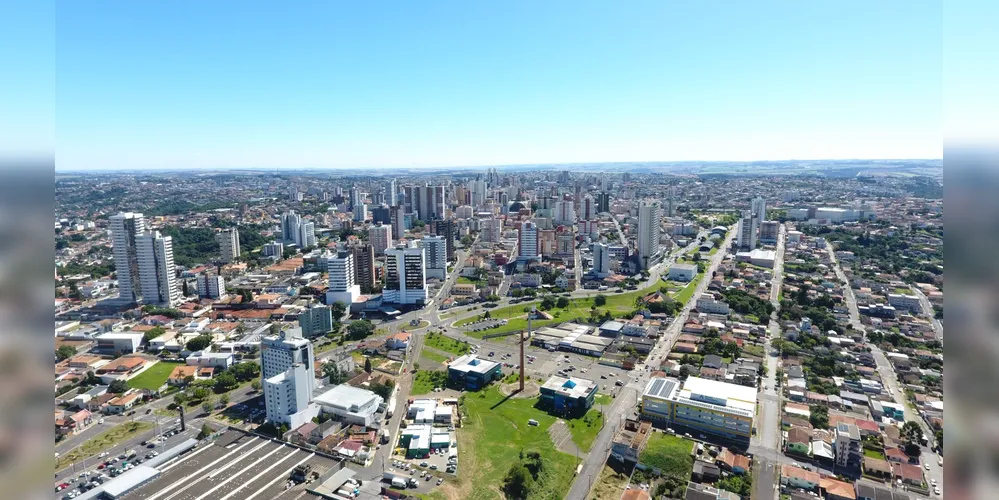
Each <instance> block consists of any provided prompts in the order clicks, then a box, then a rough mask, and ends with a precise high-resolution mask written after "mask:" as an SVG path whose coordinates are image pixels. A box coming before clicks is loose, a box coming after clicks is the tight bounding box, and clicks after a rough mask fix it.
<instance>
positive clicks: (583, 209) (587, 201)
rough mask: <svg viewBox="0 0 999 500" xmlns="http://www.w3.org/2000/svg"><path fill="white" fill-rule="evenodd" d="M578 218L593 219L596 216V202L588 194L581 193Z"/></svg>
mask: <svg viewBox="0 0 999 500" xmlns="http://www.w3.org/2000/svg"><path fill="white" fill-rule="evenodd" d="M579 212H580V220H594V219H596V218H597V202H596V200H594V199H593V197H592V196H590V195H589V194H585V195H583V199H582V200H581V201H580V202H579Z"/></svg>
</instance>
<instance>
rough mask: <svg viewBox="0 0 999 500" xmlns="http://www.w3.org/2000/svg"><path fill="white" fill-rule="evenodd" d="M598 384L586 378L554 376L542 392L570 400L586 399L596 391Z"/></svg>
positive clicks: (543, 387)
mask: <svg viewBox="0 0 999 500" xmlns="http://www.w3.org/2000/svg"><path fill="white" fill-rule="evenodd" d="M596 387H597V383H596V382H594V381H592V380H587V379H584V378H575V377H570V378H565V377H559V376H557V375H553V376H552V377H551V378H549V379H548V381H547V382H545V385H543V386H541V389H542V390H549V391H553V392H555V393H557V394H561V395H562V396H567V397H570V398H585V397H586V396H588V395H589V394H590V393H591V392H593V391H594V390H596Z"/></svg>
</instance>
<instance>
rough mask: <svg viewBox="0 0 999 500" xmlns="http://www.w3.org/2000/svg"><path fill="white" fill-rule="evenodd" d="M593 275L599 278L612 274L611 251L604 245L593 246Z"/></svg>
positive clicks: (595, 244) (596, 244)
mask: <svg viewBox="0 0 999 500" xmlns="http://www.w3.org/2000/svg"><path fill="white" fill-rule="evenodd" d="M592 271H593V274H594V275H595V276H597V277H599V278H604V277H607V276H609V275H610V274H611V267H610V249H609V248H608V247H607V245H604V244H603V243H594V244H593V269H592Z"/></svg>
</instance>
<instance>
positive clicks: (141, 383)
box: [128, 361, 183, 391]
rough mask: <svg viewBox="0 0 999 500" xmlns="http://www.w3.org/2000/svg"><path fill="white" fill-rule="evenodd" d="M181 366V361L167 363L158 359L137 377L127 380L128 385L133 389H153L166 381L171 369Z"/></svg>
mask: <svg viewBox="0 0 999 500" xmlns="http://www.w3.org/2000/svg"><path fill="white" fill-rule="evenodd" d="M178 366H183V363H167V362H165V361H160V362H158V363H156V364H154V365H153V366H150V367H149V368H146V371H144V372H142V373H140V374H139V375H138V376H137V377H135V378H133V379H131V380H129V381H128V386H129V387H131V388H133V389H149V390H150V391H155V390H156V389H159V388H160V387H162V386H163V384H165V383H166V381H167V379H168V378H170V373H171V372H173V369H174V368H176V367H178Z"/></svg>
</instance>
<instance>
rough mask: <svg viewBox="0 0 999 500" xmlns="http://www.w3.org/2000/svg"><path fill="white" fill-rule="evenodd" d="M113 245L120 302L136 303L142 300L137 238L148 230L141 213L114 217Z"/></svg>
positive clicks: (112, 219)
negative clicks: (136, 246) (136, 247)
mask: <svg viewBox="0 0 999 500" xmlns="http://www.w3.org/2000/svg"><path fill="white" fill-rule="evenodd" d="M110 221H111V245H112V246H113V247H114V263H115V269H116V270H117V273H118V300H120V301H121V302H123V303H129V304H131V303H136V302H139V300H141V298H142V291H141V289H140V286H139V285H140V281H139V261H138V258H137V255H136V249H135V238H136V236H138V235H140V234H142V233H143V232H145V230H146V223H145V219H144V218H143V217H142V214H141V213H133V212H121V213H119V214H117V215H112V216H111V218H110Z"/></svg>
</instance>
